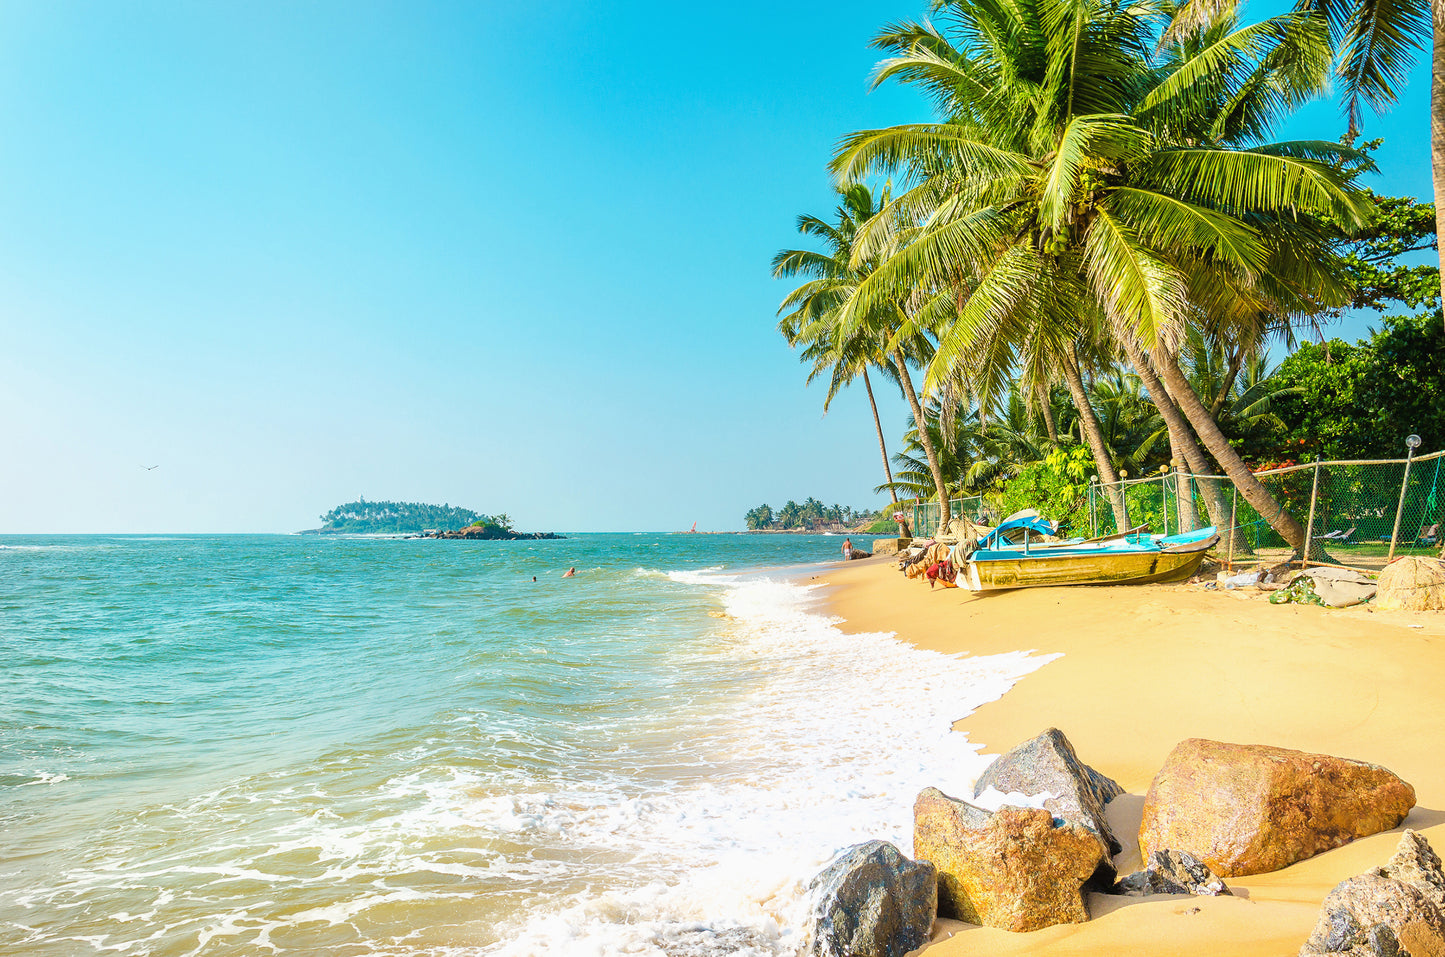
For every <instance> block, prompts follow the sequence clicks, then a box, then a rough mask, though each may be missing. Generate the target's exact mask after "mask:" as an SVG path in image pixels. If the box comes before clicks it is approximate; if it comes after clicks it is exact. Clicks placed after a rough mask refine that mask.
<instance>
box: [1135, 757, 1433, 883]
mask: <svg viewBox="0 0 1445 957" xmlns="http://www.w3.org/2000/svg"><path fill="white" fill-rule="evenodd" d="M1414 806H1415V789H1414V788H1412V787H1411V786H1410V785H1408V784H1406V783H1405V782H1404V781H1402V780H1400V779H1399V778H1398V777H1396V776H1395V775H1394V774H1391V773H1390V772H1389V771H1387V770H1385V769H1384V768H1382V767H1379V766H1377V765H1373V764H1366V763H1364V762H1363V761H1351V760H1349V759H1347V758H1335V757H1330V756H1329V755H1325V754H1306V753H1305V752H1303V751H1291V750H1289V749H1287V748H1272V747H1267V746H1265V745H1247V744H1224V743H1223V742H1220V741H1207V740H1205V739H1203V738H1191V739H1189V740H1188V741H1182V742H1180V743H1179V744H1178V745H1176V746H1175V748H1174V750H1173V751H1172V752H1170V754H1169V757H1168V758H1167V759H1166V760H1165V762H1164V767H1163V768H1161V769H1160V770H1159V773H1158V774H1156V775H1155V776H1154V782H1153V783H1152V784H1150V785H1149V794H1148V796H1147V797H1146V798H1145V799H1144V817H1143V822H1142V823H1141V825H1140V827H1139V850H1140V853H1141V854H1144V855H1149V854H1152V853H1153V852H1154V851H1159V850H1179V851H1187V852H1189V853H1190V854H1193V855H1194V856H1195V857H1197V858H1198V859H1199V860H1201V861H1203V862H1204V864H1205V865H1207V866H1208V867H1209V869H1210V870H1212V871H1213V872H1214V873H1216V874H1218V875H1220V876H1221V877H1241V876H1244V875H1246V874H1264V873H1266V872H1268V871H1275V870H1279V869H1280V868H1281V867H1286V866H1288V865H1290V864H1293V863H1294V862H1295V861H1301V860H1304V859H1305V858H1307V857H1310V856H1312V855H1314V854H1318V853H1319V852H1320V851H1327V850H1330V849H1331V848H1335V847H1339V846H1340V845H1342V844H1347V843H1349V842H1350V841H1352V840H1354V839H1355V838H1357V837H1364V836H1366V835H1368V834H1378V833H1379V832H1380V831H1388V830H1389V829H1390V828H1392V827H1395V826H1396V825H1398V824H1399V823H1400V822H1401V821H1402V820H1404V819H1405V815H1406V814H1408V813H1409V811H1410V808H1412V807H1414Z"/></svg>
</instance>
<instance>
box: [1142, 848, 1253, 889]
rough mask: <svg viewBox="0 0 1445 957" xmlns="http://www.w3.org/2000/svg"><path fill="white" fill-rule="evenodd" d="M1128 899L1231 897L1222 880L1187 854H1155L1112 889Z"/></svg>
mask: <svg viewBox="0 0 1445 957" xmlns="http://www.w3.org/2000/svg"><path fill="white" fill-rule="evenodd" d="M1114 890H1115V892H1116V893H1119V894H1124V895H1127V896H1129V897H1143V896H1144V895H1146V894H1193V895H1195V896H1196V897H1218V896H1220V895H1221V894H1232V892H1231V891H1230V889H1229V888H1228V887H1226V886H1225V885H1224V881H1222V880H1220V879H1219V876H1218V875H1217V874H1215V873H1214V872H1213V871H1211V870H1210V869H1209V868H1208V866H1206V865H1205V864H1204V862H1203V861H1201V860H1199V858H1197V857H1195V856H1194V855H1193V854H1190V853H1189V852H1187V851H1155V852H1154V853H1153V854H1150V855H1149V863H1148V865H1147V866H1146V867H1145V868H1144V869H1143V870H1142V871H1135V872H1134V873H1132V874H1130V875H1129V876H1128V877H1126V878H1124V879H1123V880H1121V881H1119V883H1118V884H1116V885H1115V886H1114Z"/></svg>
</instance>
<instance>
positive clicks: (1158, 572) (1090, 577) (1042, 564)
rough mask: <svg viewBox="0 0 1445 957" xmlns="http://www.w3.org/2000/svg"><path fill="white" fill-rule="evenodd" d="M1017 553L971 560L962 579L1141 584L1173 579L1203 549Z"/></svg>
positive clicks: (979, 584)
mask: <svg viewBox="0 0 1445 957" xmlns="http://www.w3.org/2000/svg"><path fill="white" fill-rule="evenodd" d="M1059 551H1062V550H1061V549H1060V550H1056V551H1055V552H1054V553H1053V554H1043V555H1019V556H1018V557H1016V558H1014V557H1010V558H996V559H990V560H988V561H971V562H969V563H968V567H967V574H966V575H959V576H958V582H959V584H960V585H963V586H964V587H966V588H968V589H969V590H970V591H998V590H1002V589H1005V588H1038V587H1041V586H1046V585H1142V584H1146V583H1148V582H1177V581H1183V580H1185V579H1186V578H1189V577H1190V576H1191V575H1193V574H1194V573H1195V572H1197V571H1198V570H1199V565H1200V563H1201V562H1203V561H1204V555H1205V550H1204V549H1203V548H1201V549H1199V550H1198V551H1187V552H1185V551H1176V552H1170V551H1141V552H1113V553H1109V552H1095V553H1086V554H1075V555H1069V554H1059V553H1058V552H1059Z"/></svg>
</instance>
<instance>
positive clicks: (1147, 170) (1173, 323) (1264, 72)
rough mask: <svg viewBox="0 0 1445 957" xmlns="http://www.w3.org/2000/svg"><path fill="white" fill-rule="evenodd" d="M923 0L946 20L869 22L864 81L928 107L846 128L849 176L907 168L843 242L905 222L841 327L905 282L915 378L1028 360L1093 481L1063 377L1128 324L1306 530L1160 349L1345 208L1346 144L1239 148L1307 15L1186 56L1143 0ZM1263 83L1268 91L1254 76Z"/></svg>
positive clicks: (1168, 387)
mask: <svg viewBox="0 0 1445 957" xmlns="http://www.w3.org/2000/svg"><path fill="white" fill-rule="evenodd" d="M936 9H937V10H939V11H940V12H941V13H943V14H944V15H945V19H946V22H947V23H948V24H949V25H950V26H951V27H952V29H951V30H950V31H949V34H948V35H947V36H945V34H944V33H943V32H941V31H940V30H939V29H938V28H935V27H934V26H933V25H932V24H901V25H894V26H891V27H889V28H886V29H885V31H884V33H883V34H882V35H881V36H880V37H879V38H878V40H877V41H876V43H877V45H878V46H880V47H882V48H884V49H888V50H890V51H892V52H893V53H894V56H893V57H892V58H890V59H888V60H885V61H884V62H883V63H882V64H880V67H879V69H878V72H877V76H876V81H877V82H882V81H884V80H887V79H891V78H897V79H899V80H901V81H903V82H906V83H909V84H912V85H915V86H918V87H921V88H922V89H923V90H924V91H925V92H926V93H927V94H928V95H929V96H930V97H931V98H932V100H933V101H934V102H935V104H937V107H938V109H939V112H940V113H942V114H943V117H944V119H943V121H942V122H938V123H926V124H908V125H903V126H895V127H891V128H888V129H882V130H865V131H862V132H859V133H855V134H852V135H851V136H849V137H846V138H845V139H844V141H843V143H842V145H841V146H840V148H839V150H838V151H837V153H836V155H835V157H834V160H833V169H834V171H835V173H836V174H837V175H838V176H839V177H840V178H841V179H842V180H843V181H845V182H848V181H853V180H856V179H858V178H861V177H864V176H867V175H870V174H872V173H875V172H882V171H888V172H890V173H893V174H895V175H896V176H898V177H899V178H900V182H903V183H904V184H905V185H906V187H907V188H906V189H904V190H903V191H902V192H901V193H900V194H899V195H898V196H897V197H895V198H894V199H893V200H892V201H891V202H890V203H889V204H887V206H885V208H884V210H883V212H882V213H881V214H880V215H879V216H878V217H875V219H874V220H873V221H872V222H871V223H870V224H868V225H867V226H865V227H864V229H863V230H862V231H861V232H860V235H859V238H858V241H857V242H856V243H855V257H856V256H858V255H860V254H861V255H869V254H872V253H874V252H876V251H877V250H878V249H880V248H882V247H883V246H885V245H887V243H888V242H889V241H890V240H892V239H893V237H895V236H897V235H899V234H902V233H907V234H908V238H909V242H907V244H906V245H902V246H901V247H899V248H898V249H897V251H896V252H895V253H894V254H893V255H892V256H890V257H889V258H888V259H887V260H886V261H884V262H883V263H881V264H880V265H879V266H878V267H877V268H876V269H874V270H873V271H872V272H871V273H870V274H869V275H868V276H867V277H865V278H864V280H863V281H862V282H861V283H860V284H859V286H858V288H857V290H856V292H855V293H854V295H853V296H852V297H851V299H850V300H849V302H848V304H846V305H845V306H844V307H843V308H842V309H840V312H839V319H838V322H839V324H840V326H842V327H843V328H844V329H848V328H852V327H853V326H855V325H857V324H859V323H860V322H861V321H862V317H863V316H864V315H866V313H867V311H868V310H869V309H871V308H873V307H874V306H875V304H877V303H879V302H885V301H890V300H896V299H897V298H898V297H899V296H900V295H902V294H904V293H905V292H908V291H911V292H912V294H914V295H918V294H919V290H922V291H923V294H924V296H925V299H924V301H923V303H922V305H921V306H920V308H919V309H918V310H917V312H916V314H915V316H914V317H913V320H912V324H911V325H908V326H905V327H904V329H903V331H904V332H909V333H911V332H914V331H915V330H916V329H918V328H920V327H922V328H928V329H930V330H931V331H932V332H933V333H934V334H935V335H936V336H937V344H936V351H935V354H934V357H933V359H932V361H931V362H930V363H929V365H928V367H927V370H926V373H925V378H924V389H925V392H933V391H936V390H937V389H938V388H940V386H941V384H942V383H943V382H945V381H947V380H948V379H950V378H952V377H954V376H958V375H964V376H969V377H972V378H973V381H976V382H977V381H980V380H979V379H978V376H979V371H978V362H979V356H980V355H992V354H995V353H999V352H1000V351H1002V352H1003V353H1006V354H1007V353H1011V354H1012V356H1013V357H1015V358H1016V359H1020V358H1027V359H1028V361H1029V362H1031V363H1033V364H1034V365H1036V366H1038V367H1039V368H1041V369H1042V370H1044V374H1045V375H1047V374H1048V372H1049V371H1054V372H1055V373H1056V375H1057V378H1062V379H1063V380H1064V381H1065V383H1066V384H1067V385H1068V386H1069V388H1070V391H1071V393H1073V394H1074V398H1075V403H1076V405H1077V406H1078V407H1079V413H1080V416H1081V417H1082V418H1083V420H1084V424H1085V431H1086V433H1087V434H1088V438H1089V440H1090V442H1089V444H1090V446H1091V448H1092V449H1093V451H1094V454H1095V458H1096V461H1097V462H1098V464H1099V468H1100V473H1101V476H1105V477H1106V479H1107V476H1108V470H1109V469H1111V468H1112V466H1111V465H1109V464H1108V463H1107V454H1106V451H1105V449H1104V448H1103V446H1104V443H1103V442H1102V441H1101V436H1098V435H1095V434H1093V433H1094V431H1095V430H1096V429H1097V422H1095V423H1094V426H1093V427H1092V428H1091V427H1090V424H1089V420H1090V419H1095V418H1096V417H1095V416H1094V415H1093V413H1092V411H1091V410H1090V408H1089V406H1088V402H1087V396H1086V395H1081V394H1080V393H1081V392H1082V391H1083V390H1082V389H1080V388H1079V385H1080V384H1081V380H1082V374H1083V366H1084V360H1085V358H1086V357H1087V356H1088V355H1090V354H1093V353H1097V352H1099V351H1100V350H1101V349H1102V348H1103V343H1104V342H1105V341H1106V340H1108V339H1109V338H1110V337H1111V336H1118V335H1120V334H1124V335H1127V336H1129V337H1132V338H1134V339H1135V340H1136V341H1137V345H1138V347H1139V349H1140V352H1141V354H1142V355H1144V356H1146V357H1147V361H1148V364H1150V365H1151V366H1152V368H1153V371H1155V372H1157V373H1158V382H1159V384H1160V387H1161V389H1162V392H1163V393H1164V394H1167V395H1168V396H1169V399H1170V400H1171V402H1172V403H1173V404H1174V405H1175V406H1176V407H1177V408H1178V410H1179V412H1180V413H1182V417H1183V419H1185V420H1187V422H1188V425H1189V427H1190V428H1191V429H1192V430H1193V432H1194V433H1195V434H1196V435H1198V437H1199V438H1200V439H1201V440H1202V441H1203V444H1204V445H1205V447H1206V448H1208V450H1209V452H1210V453H1211V454H1213V455H1214V457H1215V459H1216V460H1217V461H1218V462H1219V464H1220V465H1221V466H1222V467H1223V468H1224V470H1225V472H1226V474H1228V475H1229V477H1230V479H1231V480H1232V481H1233V482H1234V484H1235V485H1236V487H1237V488H1238V489H1239V491H1240V494H1241V495H1243V496H1244V497H1245V498H1246V500H1247V501H1249V502H1250V503H1251V504H1252V505H1254V507H1255V508H1256V509H1257V510H1258V511H1259V512H1260V514H1261V515H1264V516H1265V517H1266V518H1268V519H1269V520H1270V522H1271V524H1273V525H1274V526H1275V528H1276V530H1277V531H1279V533H1280V534H1281V536H1282V537H1284V538H1285V539H1286V540H1287V541H1289V542H1291V544H1294V545H1295V546H1296V547H1302V545H1303V540H1304V530H1303V528H1302V527H1301V526H1300V525H1299V523H1298V522H1297V521H1295V520H1294V518H1293V517H1292V516H1290V515H1288V514H1287V513H1286V512H1285V510H1284V509H1283V508H1281V507H1280V506H1279V503H1278V502H1276V501H1275V500H1274V498H1273V496H1271V495H1270V493H1269V491H1268V490H1267V489H1266V488H1265V487H1264V486H1263V485H1262V484H1261V483H1260V482H1259V481H1258V480H1257V479H1255V478H1254V476H1253V475H1252V474H1251V473H1250V471H1249V469H1248V468H1247V466H1245V464H1244V462H1243V461H1242V460H1241V459H1240V458H1239V456H1238V454H1237V453H1235V452H1234V451H1233V449H1232V448H1231V447H1230V445H1229V442H1228V440H1227V438H1226V437H1225V436H1224V434H1223V433H1222V432H1221V431H1220V430H1219V428H1218V425H1217V423H1215V422H1214V421H1213V420H1212V419H1211V418H1210V416H1209V414H1208V409H1207V408H1206V407H1205V406H1204V405H1203V404H1202V403H1201V402H1200V401H1199V397H1198V396H1197V395H1196V394H1195V393H1194V392H1193V391H1192V390H1191V389H1190V388H1189V383H1188V380H1187V378H1186V377H1185V376H1184V374H1183V372H1182V371H1181V370H1180V368H1179V365H1178V361H1177V358H1176V356H1175V353H1174V351H1173V348H1172V347H1173V343H1174V341H1176V340H1177V338H1178V337H1179V335H1180V334H1181V331H1182V330H1183V329H1186V328H1187V327H1188V326H1189V325H1191V324H1193V323H1196V322H1199V321H1202V317H1204V316H1207V315H1210V314H1211V310H1214V309H1218V308H1223V306H1222V304H1231V303H1243V302H1249V303H1254V302H1255V301H1256V300H1257V299H1261V298H1263V293H1260V292H1259V290H1260V288H1261V287H1263V286H1266V285H1268V283H1270V282H1272V283H1273V284H1274V286H1278V287H1280V288H1279V289H1274V288H1273V287H1271V288H1270V289H1269V290H1268V291H1269V292H1271V293H1273V294H1276V295H1274V296H1273V297H1272V298H1271V300H1270V305H1272V306H1280V305H1281V303H1284V304H1286V305H1292V306H1298V305H1301V302H1302V301H1303V300H1304V299H1305V298H1307V297H1306V296H1305V294H1304V293H1303V292H1301V290H1303V289H1305V288H1307V286H1308V283H1309V280H1310V279H1311V278H1313V276H1314V273H1315V272H1317V271H1318V270H1312V267H1311V266H1310V263H1311V261H1312V259H1313V258H1314V257H1321V256H1328V255H1329V253H1328V248H1327V245H1326V244H1325V243H1324V241H1323V240H1322V239H1319V240H1318V241H1314V240H1312V238H1311V235H1310V232H1309V231H1310V229H1311V228H1312V227H1313V225H1314V224H1315V223H1316V222H1317V221H1322V220H1324V219H1327V218H1331V217H1332V218H1333V219H1335V220H1336V221H1338V222H1343V223H1352V222H1354V223H1357V222H1358V221H1359V220H1360V218H1361V216H1362V215H1363V212H1362V205H1361V202H1360V198H1359V195H1358V194H1357V193H1356V192H1355V191H1354V190H1353V189H1352V188H1351V187H1350V186H1349V184H1348V183H1346V182H1345V181H1344V179H1343V177H1342V176H1341V174H1340V173H1339V171H1338V169H1336V168H1335V167H1334V166H1332V165H1331V164H1332V163H1334V164H1339V163H1341V162H1343V160H1344V159H1345V158H1353V157H1355V155H1356V154H1354V153H1353V151H1350V150H1348V149H1346V148H1345V147H1342V146H1340V145H1339V144H1332V143H1318V142H1304V143H1276V144H1268V145H1260V146H1253V147H1249V148H1243V147H1240V146H1238V145H1236V141H1237V140H1239V139H1240V138H1242V137H1245V136H1247V135H1249V134H1250V133H1252V132H1255V131H1258V130H1261V129H1267V127H1268V119H1269V117H1268V115H1267V112H1266V110H1265V107H1267V106H1269V105H1270V104H1271V103H1272V104H1273V105H1274V107H1275V109H1276V110H1278V108H1279V107H1280V106H1281V105H1289V103H1290V102H1291V101H1290V100H1289V97H1290V96H1291V95H1292V94H1290V93H1288V92H1284V93H1282V92H1280V90H1281V89H1284V87H1283V86H1282V84H1281V83H1280V82H1278V81H1279V80H1280V78H1281V77H1283V76H1286V75H1289V76H1293V77H1295V78H1296V79H1297V80H1298V81H1299V82H1298V83H1297V84H1296V86H1295V87H1294V88H1291V89H1298V88H1299V87H1300V86H1302V85H1304V81H1305V80H1307V79H1309V78H1310V77H1311V76H1313V75H1316V74H1318V75H1320V76H1321V79H1320V82H1323V80H1322V76H1323V70H1322V69H1320V63H1321V61H1322V58H1321V56H1320V51H1321V49H1323V48H1324V47H1323V43H1322V33H1321V30H1320V28H1318V27H1317V26H1315V25H1314V24H1313V22H1312V21H1311V20H1310V19H1309V18H1308V17H1306V16H1304V15H1299V14H1289V15H1284V16H1281V17H1275V18H1270V19H1269V20H1266V21H1263V22H1261V23H1260V24H1253V25H1250V26H1245V27H1239V28H1238V29H1234V30H1229V31H1228V32H1226V33H1224V34H1223V35H1222V36H1218V37H1215V36H1213V35H1209V36H1206V37H1205V39H1204V41H1201V42H1207V46H1204V47H1202V48H1200V49H1196V50H1193V51H1190V52H1189V55H1187V56H1186V55H1182V54H1180V53H1179V52H1178V49H1177V45H1176V46H1175V47H1165V48H1164V49H1163V50H1161V48H1160V47H1159V40H1160V35H1161V30H1162V29H1164V28H1165V27H1166V26H1167V22H1168V21H1167V20H1165V19H1164V18H1163V11H1162V10H1161V8H1159V7H1157V6H1151V5H1150V4H1148V3H1142V4H1137V5H1129V6H1117V5H1113V4H1111V3H1107V2H1104V0H1028V2H1024V0H982V2H965V0H950V2H945V3H939V4H937V5H936ZM1324 62H1327V60H1325V61H1324ZM1265 81H1268V82H1269V84H1270V90H1271V95H1270V96H1269V97H1265V96H1264V95H1263V94H1260V95H1252V94H1251V90H1254V89H1258V88H1259V87H1260V86H1261V85H1262V84H1265ZM1267 271H1268V272H1270V273H1275V274H1278V275H1279V276H1282V277H1284V278H1282V279H1276V278H1274V277H1271V278H1269V279H1268V280H1266V276H1265V274H1266V272H1267ZM1285 293H1288V294H1289V295H1288V296H1286V295H1285ZM1250 297H1253V298H1250ZM1291 297H1292V298H1291ZM1001 343H1002V344H1006V347H1003V346H1000V344H1001ZM982 381H983V383H984V385H986V386H987V385H988V384H989V380H988V379H987V378H985V379H983V380H982ZM1171 431H1173V429H1172V428H1171Z"/></svg>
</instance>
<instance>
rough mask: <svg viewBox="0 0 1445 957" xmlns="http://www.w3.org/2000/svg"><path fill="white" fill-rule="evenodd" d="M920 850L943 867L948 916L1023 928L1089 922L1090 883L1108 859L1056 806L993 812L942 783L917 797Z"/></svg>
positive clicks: (941, 898)
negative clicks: (1086, 896) (1054, 809)
mask: <svg viewBox="0 0 1445 957" xmlns="http://www.w3.org/2000/svg"><path fill="white" fill-rule="evenodd" d="M913 853H914V854H916V855H917V856H918V858H919V860H925V861H929V862H931V863H932V864H933V865H934V866H935V867H937V868H938V912H939V914H940V915H941V916H943V917H955V918H957V919H959V920H963V921H967V922H969V923H971V924H982V925H984V926H986V927H997V928H1000V929H1002V930H1009V931H1015V932H1021V931H1030V930H1040V929H1042V928H1044V927H1052V926H1053V925H1055V924H1080V923H1083V922H1084V921H1087V920H1088V919H1089V909H1088V905H1087V903H1086V902H1085V900H1084V886H1085V885H1086V884H1089V883H1090V879H1091V878H1093V877H1094V875H1095V873H1096V872H1098V871H1099V868H1100V865H1102V864H1106V863H1107V862H1108V858H1107V857H1106V856H1105V853H1104V847H1103V844H1102V843H1101V842H1100V840H1099V837H1098V835H1097V834H1095V833H1094V832H1093V831H1090V830H1089V829H1088V828H1087V827H1084V826H1083V825H1082V824H1076V823H1073V822H1071V821H1064V820H1060V819H1059V818H1056V817H1054V814H1053V812H1052V811H1048V810H1045V809H1043V808H1016V807H1003V808H1000V809H999V810H997V811H987V810H985V809H983V808H980V807H975V806H973V805H972V804H969V803H967V802H965V801H961V800H959V799H957V798H952V797H949V796H948V795H946V794H944V793H943V792H942V791H940V790H938V789H937V788H924V789H923V790H922V791H921V792H919V795H918V800H917V801H915V802H914V805H913ZM1111 873H1112V871H1111Z"/></svg>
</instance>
